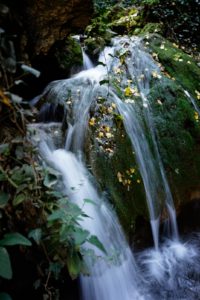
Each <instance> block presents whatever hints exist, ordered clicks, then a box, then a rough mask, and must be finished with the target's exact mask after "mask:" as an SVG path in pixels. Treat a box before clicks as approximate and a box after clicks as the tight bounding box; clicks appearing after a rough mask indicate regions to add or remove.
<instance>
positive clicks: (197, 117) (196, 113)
mask: <svg viewBox="0 0 200 300" xmlns="http://www.w3.org/2000/svg"><path fill="white" fill-rule="evenodd" d="M194 119H195V120H196V121H199V114H198V112H197V111H195V112H194Z"/></svg>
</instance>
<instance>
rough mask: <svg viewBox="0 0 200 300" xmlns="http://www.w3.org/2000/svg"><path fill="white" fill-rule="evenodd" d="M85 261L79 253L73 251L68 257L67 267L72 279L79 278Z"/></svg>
mask: <svg viewBox="0 0 200 300" xmlns="http://www.w3.org/2000/svg"><path fill="white" fill-rule="evenodd" d="M82 265H83V262H82V261H81V258H80V256H79V255H78V253H76V252H75V253H73V254H72V255H69V256H68V257H67V267H68V271H69V274H70V276H71V278H72V279H75V278H77V276H78V275H79V274H80V272H81V269H82Z"/></svg>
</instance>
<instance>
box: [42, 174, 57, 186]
mask: <svg viewBox="0 0 200 300" xmlns="http://www.w3.org/2000/svg"><path fill="white" fill-rule="evenodd" d="M57 181H58V178H57V176H55V175H54V174H49V173H47V174H46V176H45V178H44V186H46V187H48V188H50V187H52V186H53V185H54V184H56V183H57Z"/></svg>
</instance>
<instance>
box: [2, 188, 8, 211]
mask: <svg viewBox="0 0 200 300" xmlns="http://www.w3.org/2000/svg"><path fill="white" fill-rule="evenodd" d="M8 200H9V194H7V193H4V192H0V208H2V207H4V206H6V204H7V203H8Z"/></svg>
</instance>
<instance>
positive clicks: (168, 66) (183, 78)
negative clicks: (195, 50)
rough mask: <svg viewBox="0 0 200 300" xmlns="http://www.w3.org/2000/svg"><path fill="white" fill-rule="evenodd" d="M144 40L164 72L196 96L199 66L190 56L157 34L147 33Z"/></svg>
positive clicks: (199, 89) (199, 80) (199, 81)
mask: <svg viewBox="0 0 200 300" xmlns="http://www.w3.org/2000/svg"><path fill="white" fill-rule="evenodd" d="M146 41H147V43H148V47H149V48H150V49H151V51H152V53H153V54H154V57H157V59H158V60H159V62H160V63H161V64H162V66H163V67H164V68H165V70H166V72H167V73H168V74H169V75H170V76H171V77H172V78H175V80H176V81H177V83H178V84H179V85H181V86H182V87H183V88H184V89H185V90H187V91H188V92H190V93H191V94H192V95H193V97H196V96H197V91H200V68H199V66H198V65H197V62H196V61H195V60H194V59H193V58H192V56H191V55H188V54H187V53H185V52H184V51H183V49H181V48H180V47H179V46H178V45H177V44H175V43H171V42H170V41H168V40H166V39H164V38H163V37H161V36H160V35H157V34H153V35H147V36H146ZM166 75H167V74H166ZM195 91H196V92H195Z"/></svg>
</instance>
